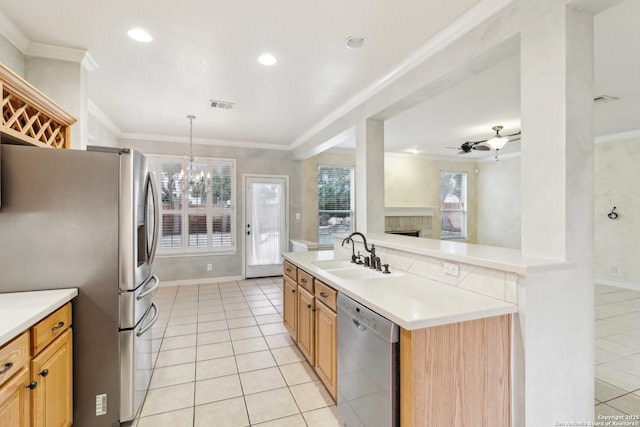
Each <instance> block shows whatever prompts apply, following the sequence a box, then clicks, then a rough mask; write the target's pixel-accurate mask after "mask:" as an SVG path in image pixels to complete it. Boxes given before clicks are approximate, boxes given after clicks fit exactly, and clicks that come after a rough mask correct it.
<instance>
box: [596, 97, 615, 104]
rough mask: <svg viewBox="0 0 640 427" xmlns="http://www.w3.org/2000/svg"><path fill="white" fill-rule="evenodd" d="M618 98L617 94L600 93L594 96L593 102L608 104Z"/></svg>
mask: <svg viewBox="0 0 640 427" xmlns="http://www.w3.org/2000/svg"><path fill="white" fill-rule="evenodd" d="M617 100H618V98H616V97H615V96H609V95H600V96H596V97H595V98H593V102H595V103H596V104H606V103H607V102H613V101H617Z"/></svg>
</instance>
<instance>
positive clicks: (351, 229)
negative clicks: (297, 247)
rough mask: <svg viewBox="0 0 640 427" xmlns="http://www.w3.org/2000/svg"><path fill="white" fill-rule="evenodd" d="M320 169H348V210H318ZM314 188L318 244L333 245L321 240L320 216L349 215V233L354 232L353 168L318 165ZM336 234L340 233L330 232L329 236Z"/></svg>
mask: <svg viewBox="0 0 640 427" xmlns="http://www.w3.org/2000/svg"><path fill="white" fill-rule="evenodd" d="M322 168H331V169H349V186H350V190H349V209H348V210H347V209H320V188H319V182H318V181H319V176H320V170H321V169H322ZM316 186H317V187H316V188H317V190H318V204H317V212H318V243H319V244H321V245H323V244H330V243H333V241H332V239H331V238H329V241H328V242H323V241H322V239H321V235H324V234H323V233H321V232H320V230H321V228H320V227H321V226H320V215H322V214H323V213H332V212H333V213H337V214H345V213H348V214H349V218H351V224H350V231H354V230H355V219H356V216H355V167H354V166H341V165H318V169H317V170H316ZM336 232H340V231H332V232H331V233H330V234H332V233H336Z"/></svg>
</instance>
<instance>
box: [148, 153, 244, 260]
mask: <svg viewBox="0 0 640 427" xmlns="http://www.w3.org/2000/svg"><path fill="white" fill-rule="evenodd" d="M147 157H148V158H149V162H150V168H151V171H152V172H153V173H154V176H155V179H156V184H157V188H158V189H159V190H158V191H159V193H160V196H159V197H160V199H161V200H160V218H161V223H160V236H159V237H160V245H159V247H158V253H159V254H179V253H195V252H209V253H210V252H227V253H228V252H231V251H235V249H236V242H235V228H236V224H235V223H236V214H235V160H231V159H214V158H200V159H199V160H198V162H197V168H198V170H201V171H203V172H204V174H205V175H206V174H207V173H209V174H211V181H212V189H211V191H209V192H207V193H204V194H198V193H190V192H183V191H182V188H180V183H179V182H180V181H179V177H180V172H181V171H182V170H184V169H186V165H185V160H184V159H183V158H181V157H169V156H162V157H160V156H157V157H154V156H147Z"/></svg>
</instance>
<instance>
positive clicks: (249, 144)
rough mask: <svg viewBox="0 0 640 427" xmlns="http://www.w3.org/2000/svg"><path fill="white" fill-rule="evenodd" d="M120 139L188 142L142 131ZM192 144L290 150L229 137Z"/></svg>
mask: <svg viewBox="0 0 640 427" xmlns="http://www.w3.org/2000/svg"><path fill="white" fill-rule="evenodd" d="M119 138H120V139H121V140H123V139H131V140H134V141H157V142H178V143H183V144H188V143H189V138H188V137H182V136H172V135H154V134H144V133H123V134H121V135H120V136H119ZM193 143H194V144H201V145H213V146H221V147H234V148H257V149H261V150H279V151H290V149H289V147H288V146H287V145H278V144H267V143H263V142H252V141H233V140H229V139H215V138H193Z"/></svg>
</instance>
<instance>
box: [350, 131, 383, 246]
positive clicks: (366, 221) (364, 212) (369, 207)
mask: <svg viewBox="0 0 640 427" xmlns="http://www.w3.org/2000/svg"><path fill="white" fill-rule="evenodd" d="M355 178H356V185H355V192H356V225H355V230H357V231H360V232H362V233H383V232H384V122H383V121H380V120H373V119H366V120H361V121H360V122H358V123H357V125H356V171H355Z"/></svg>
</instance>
